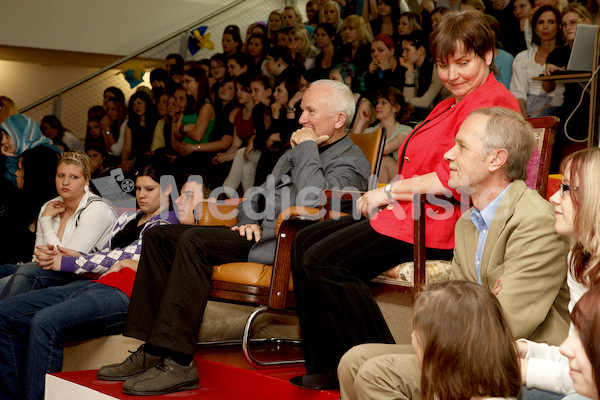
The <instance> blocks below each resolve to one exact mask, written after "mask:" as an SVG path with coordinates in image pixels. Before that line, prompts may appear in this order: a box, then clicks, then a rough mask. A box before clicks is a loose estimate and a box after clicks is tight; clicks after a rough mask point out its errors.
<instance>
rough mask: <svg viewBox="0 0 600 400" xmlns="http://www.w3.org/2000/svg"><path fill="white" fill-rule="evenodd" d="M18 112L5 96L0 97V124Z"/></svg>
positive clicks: (12, 102)
mask: <svg viewBox="0 0 600 400" xmlns="http://www.w3.org/2000/svg"><path fill="white" fill-rule="evenodd" d="M18 112H19V111H18V110H17V106H16V105H15V102H14V101H12V100H11V99H9V98H8V97H6V96H0V124H1V123H2V122H3V121H4V120H5V119H6V118H8V117H10V116H11V115H15V114H16V113H18Z"/></svg>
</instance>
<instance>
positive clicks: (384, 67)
mask: <svg viewBox="0 0 600 400" xmlns="http://www.w3.org/2000/svg"><path fill="white" fill-rule="evenodd" d="M390 59H391V57H390V58H388V59H386V60H379V69H381V70H382V71H385V70H387V69H392V65H391V64H390Z"/></svg>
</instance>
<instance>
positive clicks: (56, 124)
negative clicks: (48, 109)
mask: <svg viewBox="0 0 600 400" xmlns="http://www.w3.org/2000/svg"><path fill="white" fill-rule="evenodd" d="M43 124H48V125H49V126H50V128H53V129H58V134H57V135H56V137H55V138H54V139H56V141H59V142H60V141H62V139H63V136H64V135H65V128H64V126H63V124H62V122H60V119H58V117H57V116H56V115H52V114H49V115H45V116H44V117H43V118H42V124H41V125H43Z"/></svg>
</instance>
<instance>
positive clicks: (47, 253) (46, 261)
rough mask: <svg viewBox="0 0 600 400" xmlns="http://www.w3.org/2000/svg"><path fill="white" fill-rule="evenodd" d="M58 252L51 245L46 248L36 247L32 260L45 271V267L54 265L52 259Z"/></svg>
mask: <svg viewBox="0 0 600 400" xmlns="http://www.w3.org/2000/svg"><path fill="white" fill-rule="evenodd" d="M59 253H60V252H59V251H58V249H56V248H55V247H54V246H53V245H48V246H37V247H36V248H35V251H34V252H33V256H34V257H35V258H34V260H35V262H36V263H37V265H39V266H40V267H42V268H44V269H47V268H46V267H48V266H51V265H52V264H54V257H55V256H56V255H58V254H59Z"/></svg>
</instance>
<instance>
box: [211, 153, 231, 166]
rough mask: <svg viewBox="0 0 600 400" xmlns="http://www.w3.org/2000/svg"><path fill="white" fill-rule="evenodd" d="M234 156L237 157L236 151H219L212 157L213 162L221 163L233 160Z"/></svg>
mask: <svg viewBox="0 0 600 400" xmlns="http://www.w3.org/2000/svg"><path fill="white" fill-rule="evenodd" d="M233 157H235V153H218V154H217V155H216V156H215V157H214V158H213V159H212V163H213V164H215V165H217V164H221V163H224V162H227V161H231V160H233Z"/></svg>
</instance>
